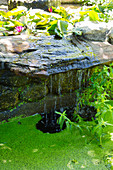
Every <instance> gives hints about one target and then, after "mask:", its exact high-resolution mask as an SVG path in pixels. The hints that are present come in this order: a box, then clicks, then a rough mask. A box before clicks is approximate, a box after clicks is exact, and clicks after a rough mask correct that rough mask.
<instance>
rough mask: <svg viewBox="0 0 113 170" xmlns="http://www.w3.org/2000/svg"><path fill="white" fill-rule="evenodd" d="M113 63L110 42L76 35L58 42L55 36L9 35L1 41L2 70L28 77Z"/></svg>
mask: <svg viewBox="0 0 113 170" xmlns="http://www.w3.org/2000/svg"><path fill="white" fill-rule="evenodd" d="M112 61H113V45H112V44H110V43H109V42H98V41H87V40H84V41H83V40H80V39H78V38H77V37H76V36H75V35H71V36H70V37H68V38H66V39H60V40H58V39H57V40H56V39H55V38H54V36H41V37H35V36H29V37H27V36H26V35H24V36H23V35H20V36H10V38H9V37H1V39H0V68H1V69H5V68H7V69H10V70H11V71H13V72H15V73H16V74H20V73H22V74H27V76H28V75H29V76H32V77H33V76H34V77H36V76H39V75H45V76H49V75H52V74H56V73H62V72H66V71H69V70H74V69H85V68H89V67H92V66H95V65H99V64H105V63H109V62H112Z"/></svg>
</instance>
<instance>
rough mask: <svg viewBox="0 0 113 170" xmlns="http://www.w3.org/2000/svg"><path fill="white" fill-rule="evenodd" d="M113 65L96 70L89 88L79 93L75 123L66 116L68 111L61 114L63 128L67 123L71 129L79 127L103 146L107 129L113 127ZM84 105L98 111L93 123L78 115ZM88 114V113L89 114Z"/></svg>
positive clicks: (60, 122) (90, 80)
mask: <svg viewBox="0 0 113 170" xmlns="http://www.w3.org/2000/svg"><path fill="white" fill-rule="evenodd" d="M112 66H113V64H110V66H104V67H103V69H95V70H94V71H93V73H92V75H91V78H90V79H89V87H87V88H85V90H84V91H82V92H81V91H79V90H78V91H77V93H78V96H79V98H78V103H77V107H76V109H75V112H74V113H73V116H75V117H76V120H75V122H73V121H71V120H70V119H69V118H67V116H66V111H64V112H63V113H58V112H56V113H58V114H60V115H61V116H60V118H59V120H58V123H59V124H60V125H61V128H62V126H63V123H64V122H65V121H66V125H67V127H68V129H69V127H70V126H76V127H79V129H81V130H82V131H87V132H88V133H90V134H92V137H93V138H96V139H97V140H99V141H100V145H102V138H104V137H105V136H106V135H107V131H106V127H107V126H113V124H111V123H110V119H113V106H112V105H111V104H110V102H109V101H110V100H111V96H112V95H111V94H113V85H112V84H113V67H112ZM83 105H89V106H94V107H95V108H96V110H97V113H96V114H95V118H92V121H84V119H83V118H82V117H81V116H80V115H79V114H78V113H79V110H80V107H82V106H83ZM87 114H88V113H87Z"/></svg>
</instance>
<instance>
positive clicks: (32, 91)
mask: <svg viewBox="0 0 113 170" xmlns="http://www.w3.org/2000/svg"><path fill="white" fill-rule="evenodd" d="M47 94H48V88H47V86H46V85H45V84H44V83H41V84H36V83H32V84H29V85H27V86H26V87H25V88H23V91H22V92H21V94H20V99H21V100H23V101H27V102H35V101H37V100H39V99H42V98H43V97H44V96H46V95H47Z"/></svg>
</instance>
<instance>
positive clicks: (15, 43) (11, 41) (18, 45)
mask: <svg viewBox="0 0 113 170" xmlns="http://www.w3.org/2000/svg"><path fill="white" fill-rule="evenodd" d="M26 38H27V36H26V35H19V36H10V37H0V52H4V53H7V52H11V53H21V52H23V51H25V50H27V49H28V48H29V43H28V42H27V41H26Z"/></svg>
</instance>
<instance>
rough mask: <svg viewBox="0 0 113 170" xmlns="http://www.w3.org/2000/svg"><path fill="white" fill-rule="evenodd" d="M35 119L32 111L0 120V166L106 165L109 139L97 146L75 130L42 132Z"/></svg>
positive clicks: (92, 169) (43, 169) (39, 169)
mask: <svg viewBox="0 0 113 170" xmlns="http://www.w3.org/2000/svg"><path fill="white" fill-rule="evenodd" d="M39 120H40V116H39V115H36V116H30V117H26V118H21V117H20V118H19V119H15V120H13V121H10V122H8V123H3V124H0V170H20V169H21V170H68V169H76V170H79V169H87V170H105V169H107V168H106V163H105V161H104V157H105V155H106V154H108V153H109V152H113V141H112V140H109V141H107V140H106V141H103V147H102V148H101V147H99V145H98V141H92V142H91V143H90V140H91V137H90V136H86V134H82V135H81V134H80V133H79V131H78V130H74V129H73V131H72V132H69V131H67V130H66V129H65V130H64V131H62V132H60V133H55V134H49V133H42V132H41V131H39V130H37V129H36V123H37V122H38V121H39ZM109 130H110V132H112V133H113V128H110V129H109Z"/></svg>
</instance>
